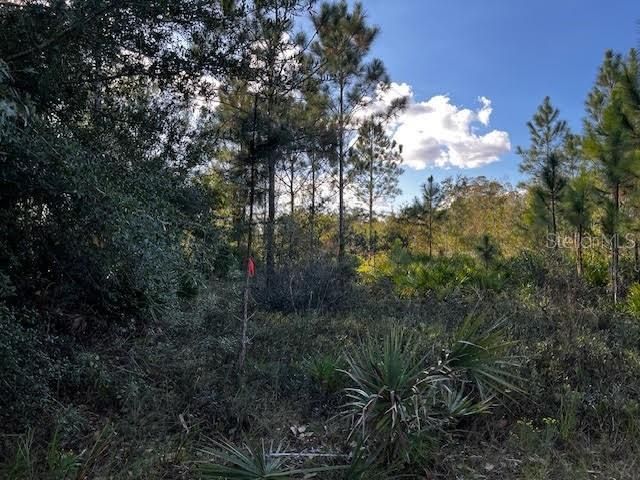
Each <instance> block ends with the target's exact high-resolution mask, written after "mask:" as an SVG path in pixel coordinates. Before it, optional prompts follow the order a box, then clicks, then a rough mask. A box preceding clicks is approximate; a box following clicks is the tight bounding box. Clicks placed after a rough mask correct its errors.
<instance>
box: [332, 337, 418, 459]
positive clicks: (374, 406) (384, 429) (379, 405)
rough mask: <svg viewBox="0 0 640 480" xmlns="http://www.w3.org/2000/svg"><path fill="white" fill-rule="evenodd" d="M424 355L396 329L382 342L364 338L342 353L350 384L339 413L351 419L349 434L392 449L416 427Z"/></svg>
mask: <svg viewBox="0 0 640 480" xmlns="http://www.w3.org/2000/svg"><path fill="white" fill-rule="evenodd" d="M425 360H426V359H425V357H424V356H422V355H420V354H419V353H418V350H417V348H416V342H414V341H413V339H412V337H410V336H409V335H407V334H405V332H404V331H403V330H401V329H394V330H393V331H392V332H391V333H390V334H389V335H388V336H387V337H386V338H385V339H384V340H383V341H382V343H379V342H378V341H376V340H373V339H370V340H369V341H368V342H367V343H366V344H365V345H363V346H362V347H361V348H360V349H358V350H356V351H355V352H354V353H353V355H351V356H349V357H347V364H348V367H347V369H346V370H345V371H344V373H346V374H347V376H348V377H349V378H350V379H351V381H352V383H353V385H354V386H353V387H350V388H347V389H346V390H345V392H346V395H347V398H348V402H347V403H346V404H345V405H344V413H345V414H346V415H347V416H350V417H352V418H353V427H352V430H351V433H350V437H351V436H353V435H354V434H356V433H358V432H361V434H362V437H363V438H367V437H370V436H374V437H376V439H375V440H377V441H379V443H381V444H382V445H383V446H384V447H389V448H390V449H391V450H392V451H393V450H395V449H396V448H397V447H399V446H401V445H403V444H404V443H406V441H407V440H408V436H409V435H410V434H411V433H412V432H414V431H417V430H420V427H421V423H422V419H421V416H422V412H421V398H422V396H421V395H420V390H421V389H423V388H425V385H426V382H425V381H424V380H425V378H424V370H425V366H426V361H425ZM387 453H390V452H387Z"/></svg>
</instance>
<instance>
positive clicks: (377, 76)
mask: <svg viewBox="0 0 640 480" xmlns="http://www.w3.org/2000/svg"><path fill="white" fill-rule="evenodd" d="M313 23H314V26H315V28H316V30H317V32H318V40H317V41H316V42H315V43H314V45H313V51H314V53H315V54H316V56H317V58H318V59H319V62H320V65H321V66H322V68H321V70H320V73H321V75H322V77H323V79H324V80H326V83H327V85H328V86H329V87H330V91H331V96H332V99H333V110H334V115H335V121H336V128H337V137H338V148H337V157H338V158H337V162H338V256H339V258H343V256H344V253H345V205H344V192H345V188H346V165H345V164H346V160H347V158H346V149H345V145H347V138H346V136H347V133H348V131H349V128H350V123H351V120H352V116H353V112H354V110H355V109H357V108H358V107H361V106H363V105H364V104H365V103H366V102H367V101H368V100H369V99H370V98H371V97H372V95H373V93H374V92H375V90H376V88H378V87H379V86H380V84H381V83H386V82H388V78H387V76H386V73H385V69H384V66H383V64H382V62H381V61H380V60H378V59H373V60H372V61H370V62H366V61H365V59H366V57H367V55H368V53H369V51H370V49H371V46H372V44H373V42H374V40H375V38H376V37H377V35H378V28H377V27H371V26H369V25H368V24H367V21H366V16H365V13H364V10H363V7H362V4H361V3H356V4H355V5H354V6H353V9H352V10H351V11H349V6H348V4H347V2H346V1H344V0H343V1H341V2H338V3H323V4H322V6H321V7H320V11H319V13H318V14H316V15H315V16H314V17H313Z"/></svg>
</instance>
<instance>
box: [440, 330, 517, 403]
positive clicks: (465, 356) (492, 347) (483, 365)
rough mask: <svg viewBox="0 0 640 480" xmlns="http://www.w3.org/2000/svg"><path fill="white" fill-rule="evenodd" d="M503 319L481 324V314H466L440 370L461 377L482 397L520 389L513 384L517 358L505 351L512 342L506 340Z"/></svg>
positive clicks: (504, 393)
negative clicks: (478, 315)
mask: <svg viewBox="0 0 640 480" xmlns="http://www.w3.org/2000/svg"><path fill="white" fill-rule="evenodd" d="M503 323H504V322H498V323H496V324H494V325H492V326H491V327H489V328H484V322H483V320H482V318H480V317H468V318H467V319H466V320H465V321H464V322H463V324H462V325H461V326H460V327H459V328H458V330H457V331H456V333H455V335H454V337H453V341H452V343H451V345H450V346H449V348H448V349H447V350H446V351H445V354H444V358H443V359H442V367H441V369H440V371H441V372H442V374H443V375H446V376H448V377H455V378H457V379H459V380H461V381H463V382H464V383H465V384H466V385H467V386H469V387H471V389H473V390H475V391H477V393H478V396H479V398H480V399H481V400H487V399H490V398H492V397H494V396H496V395H507V396H509V395H510V394H512V393H523V392H522V389H520V388H519V387H518V386H517V385H516V384H517V383H518V380H519V378H520V377H519V376H518V374H517V371H518V368H519V366H520V361H519V359H518V358H515V357H512V356H510V355H508V352H509V349H510V348H511V347H512V346H513V345H514V343H515V342H513V341H509V340H507V338H506V335H505V332H504V330H503V328H502V326H503Z"/></svg>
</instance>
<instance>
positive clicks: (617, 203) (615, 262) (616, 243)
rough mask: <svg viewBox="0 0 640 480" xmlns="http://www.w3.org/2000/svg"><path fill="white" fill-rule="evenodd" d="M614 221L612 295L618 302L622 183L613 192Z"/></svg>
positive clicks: (614, 300)
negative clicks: (619, 219) (619, 217)
mask: <svg viewBox="0 0 640 480" xmlns="http://www.w3.org/2000/svg"><path fill="white" fill-rule="evenodd" d="M613 197H614V198H613V201H614V223H613V239H612V248H611V256H612V257H611V295H612V300H613V304H614V305H617V304H618V264H619V259H620V246H619V239H618V212H619V210H620V185H619V184H616V186H615V189H614V192H613Z"/></svg>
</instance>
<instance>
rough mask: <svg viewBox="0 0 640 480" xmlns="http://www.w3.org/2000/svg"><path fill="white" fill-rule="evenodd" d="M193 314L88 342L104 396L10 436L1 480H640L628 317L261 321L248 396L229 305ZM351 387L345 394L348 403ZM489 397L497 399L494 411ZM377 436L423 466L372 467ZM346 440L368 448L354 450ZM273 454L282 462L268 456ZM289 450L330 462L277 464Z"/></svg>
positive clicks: (470, 305) (520, 307)
mask: <svg viewBox="0 0 640 480" xmlns="http://www.w3.org/2000/svg"><path fill="white" fill-rule="evenodd" d="M560 294H563V293H562V292H561V293H560ZM563 298H564V297H563ZM200 302H201V303H199V304H197V305H196V306H195V307H193V308H192V309H190V310H187V311H185V312H183V314H182V315H179V316H176V317H174V318H172V319H171V320H170V321H168V320H167V321H164V322H163V323H160V324H158V325H156V326H154V327H153V328H152V329H150V330H149V331H147V332H145V334H144V335H141V336H130V337H128V338H123V337H122V336H119V335H113V337H111V338H109V337H105V338H100V339H96V341H95V343H93V344H92V345H88V346H87V345H85V346H84V350H83V355H82V356H81V357H80V358H82V359H85V360H86V359H87V358H89V359H90V360H91V362H90V363H92V364H91V365H90V370H87V374H86V375H87V376H90V377H89V378H92V379H94V381H96V382H98V383H94V384H91V385H88V386H87V387H83V389H79V390H78V391H75V392H73V391H65V393H64V396H61V397H60V400H59V401H60V402H61V404H60V405H59V406H57V407H52V410H51V413H50V417H49V418H42V419H40V420H41V421H40V422H38V423H37V424H34V425H33V429H32V430H31V431H30V432H27V433H25V434H23V435H20V436H6V437H2V457H3V461H2V464H3V466H2V475H3V478H9V479H16V480H17V479H30V478H52V479H53V480H56V479H57V478H60V479H62V478H76V477H77V478H82V476H84V477H87V478H97V477H101V476H102V477H109V478H113V479H125V478H141V479H146V478H149V479H155V478H176V479H181V478H185V479H186V478H194V477H195V478H197V475H200V474H202V473H203V472H204V470H206V469H207V467H206V465H208V468H209V470H208V472H209V473H208V475H209V476H210V478H216V477H212V475H221V474H225V475H226V474H227V473H229V472H227V473H224V472H223V471H222V470H221V469H219V470H215V468H216V467H214V466H212V465H213V463H212V462H211V460H214V459H217V460H214V463H215V462H217V465H218V466H219V467H220V466H223V467H227V468H241V469H242V468H244V469H245V470H248V473H249V474H251V472H253V473H252V474H253V475H254V477H249V478H261V477H260V476H257V477H256V476H255V475H257V474H260V475H263V477H262V478H279V477H273V476H272V477H264V475H267V474H277V473H278V472H285V473H286V474H287V475H289V476H293V477H294V478H296V475H298V473H300V474H301V475H302V473H301V472H300V471H301V470H304V469H306V468H324V467H327V466H332V467H335V466H344V465H347V464H349V467H348V469H346V468H343V469H336V470H325V471H323V472H322V473H320V472H317V473H316V478H323V479H325V478H326V479H336V480H338V479H344V478H354V479H355V478H360V479H364V478H377V477H376V476H379V478H397V477H398V476H399V475H401V474H403V473H407V472H410V473H411V472H413V473H415V472H419V473H420V474H421V475H424V476H426V477H427V478H432V477H433V478H496V479H498V478H504V479H519V478H550V479H554V478H558V479H560V478H567V475H569V473H568V472H571V471H575V472H586V473H584V475H585V476H584V478H603V479H605V478H613V477H614V478H619V479H632V478H634V475H635V472H636V470H634V467H633V466H634V465H636V466H637V460H635V459H636V454H637V453H638V452H637V450H638V448H637V445H638V442H637V439H638V431H640V429H639V428H638V426H637V425H638V422H637V421H635V420H634V418H635V417H634V415H635V413H634V412H637V408H636V407H634V405H635V404H634V403H633V399H634V398H637V391H638V387H637V382H636V380H635V379H636V378H637V376H636V375H637V374H638V368H640V367H638V365H640V362H636V361H635V360H634V358H636V356H637V346H635V347H634V344H635V343H634V342H636V340H637V338H640V334H638V335H636V333H634V332H635V330H634V329H633V325H635V324H637V321H635V320H634V319H628V318H626V317H620V318H619V319H617V320H616V321H612V322H610V327H607V329H606V330H602V327H601V322H600V321H598V319H597V316H600V315H602V316H604V315H605V314H606V313H605V312H599V311H597V310H594V307H593V306H587V307H583V306H581V305H579V304H575V305H563V306H562V307H560V306H557V305H558V304H557V303H554V305H556V306H555V307H554V309H553V310H548V311H546V312H543V311H541V310H540V309H539V307H538V306H537V304H535V303H527V304H522V303H520V301H519V299H518V298H517V297H515V296H514V297H513V298H509V297H507V296H502V297H498V298H496V297H495V296H491V297H489V298H487V299H486V300H481V301H480V303H478V300H477V298H475V299H472V300H471V299H469V298H468V297H449V298H448V299H447V300H446V301H431V300H430V299H425V301H424V302H420V303H418V302H415V301H414V302H412V303H411V305H410V306H408V305H405V306H402V307H398V308H397V309H396V308H389V306H388V305H385V304H383V305H380V306H375V305H374V306H373V307H372V306H371V305H366V306H363V307H362V308H361V309H356V310H353V311H351V312H348V313H341V314H339V315H302V316H301V315H283V314H279V313H267V312H261V311H259V312H258V313H257V315H256V317H255V322H254V324H253V329H252V331H251V338H252V343H251V347H250V350H249V363H248V369H247V375H246V385H245V387H244V388H242V389H238V387H237V384H236V383H235V382H236V377H235V375H234V374H233V368H232V364H233V361H234V359H235V352H236V346H237V331H236V330H237V329H236V328H235V327H236V325H234V324H233V322H229V321H228V317H227V316H226V312H227V311H228V310H229V309H230V305H229V302H230V300H229V299H225V302H221V301H220V300H219V298H214V299H211V298H203V299H201V300H200ZM443 302H444V303H443ZM446 302H449V303H446ZM496 302H499V309H500V311H501V313H502V314H504V313H505V312H506V313H507V314H508V315H507V318H506V319H504V320H503V321H502V323H501V324H500V325H499V328H493V327H491V326H490V325H493V323H492V322H491V321H480V320H478V318H489V319H491V318H496V316H495V315H494V311H495V310H496ZM472 313H473V314H475V315H471V314H472ZM480 314H481V315H480ZM620 315H621V314H620ZM502 317H503V315H502V316H501V317H500V318H502ZM464 318H467V321H466V322H463V321H462V320H460V319H464ZM581 319H585V320H581ZM539 332H544V335H541V334H540V333H539ZM512 339H513V340H517V342H514V341H512ZM342 353H345V355H344V356H343V357H341V354H342ZM525 359H527V361H526V362H525V361H524V360H525ZM83 362H84V360H83ZM79 365H88V364H87V362H84V363H82V364H79ZM567 365H569V366H570V367H569V368H567ZM518 366H520V369H521V370H518V369H516V367H518ZM82 368H85V367H82ZM87 368H88V367H87ZM339 369H343V370H345V371H346V372H348V375H344V374H339V373H338V372H337V370H339ZM612 369H614V370H612ZM83 371H84V370H83ZM612 371H614V375H612V374H611V372H612ZM81 373H82V372H80V373H78V375H80V374H81ZM83 375H84V374H83ZM519 377H522V378H524V379H525V380H526V383H524V382H521V379H520V378H519ZM426 379H429V380H426ZM600 379H602V381H600ZM605 379H608V382H605V381H604V380H605ZM567 382H571V385H570V388H569V389H568V388H567V385H566V383H567ZM589 382H590V383H589ZM523 384H526V386H527V390H529V388H530V390H529V391H528V395H526V396H525V395H521V394H520V393H519V391H520V389H522V385H523ZM429 385H430V387H431V388H427V386H429ZM589 385H592V386H594V387H593V388H594V389H593V390H591V391H589V390H588V388H589ZM344 386H346V387H347V388H351V389H352V390H347V391H346V392H343V391H342V388H343V387H344ZM416 389H418V390H420V389H423V390H422V393H421V394H420V399H421V401H424V400H425V398H426V399H429V403H428V406H429V409H430V410H429V411H430V412H431V413H433V412H434V409H435V407H437V410H438V415H437V419H438V421H437V422H436V421H434V422H432V423H431V424H430V427H429V428H427V429H424V428H422V425H423V424H422V423H420V425H421V427H420V428H417V427H416V422H417V421H418V420H419V421H420V422H422V421H423V420H425V418H426V417H425V416H424V411H423V412H422V413H420V414H419V415H416V410H415V400H416ZM98 392H99V394H100V395H98ZM425 392H431V394H432V395H431V396H430V395H426V394H425ZM436 392H437V396H436V395H435V394H436ZM568 392H569V393H568ZM496 395H501V398H503V400H504V401H502V402H496V398H495V396H496ZM436 399H437V402H436V403H433V402H434V401H436ZM616 399H617V400H616ZM483 401H487V402H488V403H487V404H486V407H489V406H491V413H492V414H491V415H482V416H480V417H478V416H477V415H464V412H473V411H474V409H482V407H483V405H482V403H481V402H483ZM349 402H355V403H357V404H358V405H359V406H358V407H357V408H354V409H353V410H351V411H350V416H351V417H352V418H353V422H354V423H353V424H352V425H349V424H348V422H345V421H344V420H343V419H341V418H340V417H339V416H336V413H338V412H339V411H340V405H345V404H348V403H349ZM418 403H420V402H418ZM445 406H446V407H445ZM363 407H366V408H363ZM422 407H424V408H426V404H423V405H422ZM634 408H635V409H634ZM444 411H446V412H448V413H447V415H444V414H443V413H442V412H444ZM357 412H360V414H363V415H364V416H362V417H358V413H357ZM363 412H364V413H363ZM474 413H477V412H474ZM448 416H450V417H455V421H453V422H449V421H447V422H446V423H447V425H448V426H447V427H446V428H444V424H443V423H441V422H440V420H441V419H443V418H444V417H447V418H448ZM636 416H637V415H636ZM54 418H58V419H59V422H57V423H58V424H59V426H58V427H57V428H56V427H55V426H54V427H52V425H55V424H56V422H54ZM429 418H431V417H429ZM434 418H435V417H434ZM544 419H550V420H548V421H547V423H545V420H544ZM105 425H109V426H108V427H105ZM370 425H376V426H377V427H378V428H380V429H382V430H384V431H385V432H386V433H385V434H384V435H386V436H387V437H390V438H395V439H398V441H399V443H398V445H402V446H404V445H407V446H408V450H409V451H411V452H412V453H411V454H410V455H409V457H403V456H402V455H400V456H399V457H398V456H396V455H387V458H386V459H384V458H383V459H382V460H380V459H377V460H376V459H375V457H376V455H375V452H376V449H377V448H378V447H379V445H380V443H378V442H376V441H372V438H373V437H372V436H371V435H372V433H371V430H369V426H370ZM401 425H404V426H407V425H409V426H410V427H411V428H408V429H405V430H399V429H398V428H397V427H398V426H401ZM363 426H364V428H365V431H366V432H368V433H367V434H365V440H363V439H362V436H361V435H360V432H362V431H363V430H362V427H363ZM585 426H586V428H585ZM292 427H295V428H293V429H292ZM300 427H302V429H303V430H301V429H300ZM301 431H303V432H304V435H301V434H300V432H301ZM349 431H352V432H353V435H352V436H351V441H353V442H358V441H360V442H362V443H361V444H360V448H357V447H358V446H357V445H354V444H353V443H350V441H347V440H346V437H347V435H348V432H349ZM404 431H406V432H409V433H408V435H405V436H403V435H404V433H402V432H404ZM422 433H426V434H425V435H421V434H422ZM367 437H369V438H368V439H367ZM209 438H214V439H217V440H216V441H217V442H218V443H215V442H216V441H214V443H213V444H212V443H211V441H210V440H207V439H209ZM223 438H228V439H229V441H228V442H227V443H226V446H225V444H224V443H222V441H221V440H220V439H223ZM277 439H282V441H283V443H282V445H285V444H286V445H287V452H282V449H280V450H278V447H277V446H274V447H273V448H271V446H272V443H271V441H276V440H277ZM225 442H226V440H225ZM263 442H264V443H263ZM203 445H208V447H204V450H203ZM273 445H277V444H273ZM247 446H249V447H248V448H247ZM207 448H209V450H207ZM397 448H398V449H399V450H402V448H401V447H397ZM232 449H235V450H232ZM214 451H215V452H216V453H214ZM221 452H222V453H221ZM278 452H279V453H291V454H309V453H313V452H315V453H323V454H331V455H337V457H335V458H333V459H332V460H331V461H328V460H326V459H324V460H323V459H322V457H320V459H315V460H313V461H309V458H308V457H306V456H304V455H303V456H301V457H299V458H298V457H295V455H294V456H293V457H277V456H275V457H274V456H273V454H274V453H278ZM354 452H355V457H352V458H351V459H349V458H348V456H349V455H353V454H354ZM387 453H389V452H387ZM240 454H241V455H240ZM216 455H217V456H216ZM224 455H226V456H224ZM230 455H235V457H232V456H230ZM345 455H346V456H347V457H343V456H345ZM382 457H384V455H383V456H382ZM233 458H235V460H234V459H233ZM243 458H244V459H243ZM392 458H393V459H395V460H394V461H391V460H392ZM276 459H278V460H277V461H276ZM372 459H373V460H372ZM396 460H399V464H398V463H397V462H396ZM407 460H408V463H407ZM242 462H244V463H243V464H242V465H244V467H243V466H242V465H240V464H241V463H242ZM381 463H382V464H385V463H386V464H387V465H386V466H384V468H382V466H383V465H381ZM234 465H235V466H234ZM251 465H253V467H251ZM203 466H204V467H203ZM251 468H253V470H251ZM260 469H262V470H260ZM388 470H391V471H392V472H393V473H389V471H388ZM216 472H217V473H216ZM269 472H271V473H269ZM292 472H297V473H292ZM589 472H592V473H589ZM593 472H595V473H593ZM245 474H247V472H245ZM78 475H81V476H80V477H78ZM204 475H206V474H204ZM580 475H582V473H576V476H575V478H582V477H581V476H580ZM285 476H286V475H285ZM218 478H220V477H218ZM236 478H242V477H236ZM280 478H284V477H280Z"/></svg>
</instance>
